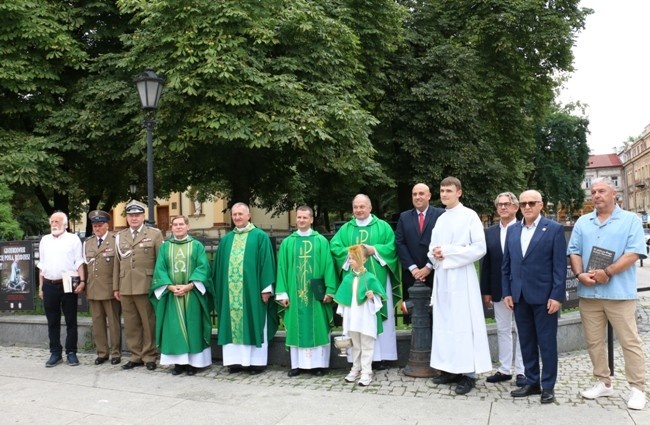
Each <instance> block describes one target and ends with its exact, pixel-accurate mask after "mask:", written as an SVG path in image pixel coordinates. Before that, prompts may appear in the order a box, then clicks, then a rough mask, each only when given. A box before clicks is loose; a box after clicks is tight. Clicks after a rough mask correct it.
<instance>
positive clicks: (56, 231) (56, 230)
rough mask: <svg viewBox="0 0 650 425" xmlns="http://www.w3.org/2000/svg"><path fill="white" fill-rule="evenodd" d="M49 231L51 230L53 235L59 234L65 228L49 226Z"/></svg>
mask: <svg viewBox="0 0 650 425" xmlns="http://www.w3.org/2000/svg"><path fill="white" fill-rule="evenodd" d="M50 231H51V232H52V235H54V236H61V235H62V234H63V232H65V229H63V228H61V229H59V228H58V227H52V228H50Z"/></svg>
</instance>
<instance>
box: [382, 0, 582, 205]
mask: <svg viewBox="0 0 650 425" xmlns="http://www.w3.org/2000/svg"><path fill="white" fill-rule="evenodd" d="M400 3H402V4H404V5H405V6H407V7H408V8H409V10H410V11H411V14H410V20H409V21H408V22H407V24H406V29H407V35H406V43H405V45H404V46H403V48H402V49H400V50H399V51H398V52H397V53H396V54H395V59H394V66H393V68H392V72H391V78H390V81H391V91H390V95H389V97H388V99H387V100H386V101H385V103H384V107H383V109H382V115H380V119H381V120H382V128H381V131H380V132H378V134H377V140H378V142H379V143H381V144H382V146H384V150H383V151H382V152H383V153H384V154H385V155H387V157H386V159H388V158H390V157H393V158H397V160H395V161H392V162H388V161H384V162H383V163H384V164H387V165H388V166H390V169H391V175H392V176H395V177H396V179H397V180H398V182H399V183H400V187H401V189H402V190H403V191H404V192H402V193H405V196H402V197H401V198H400V199H401V201H402V202H401V209H404V208H406V207H407V206H408V203H409V196H408V191H409V190H410V187H411V185H412V184H413V183H414V182H416V181H424V182H429V183H431V184H432V186H433V187H435V186H436V185H437V182H438V181H440V179H442V178H444V177H445V176H447V175H455V176H457V177H459V178H460V179H461V180H462V181H463V185H464V187H465V190H464V195H465V196H464V202H465V203H466V204H467V205H469V206H471V207H473V208H475V209H477V210H479V211H491V209H492V207H491V201H492V198H493V196H494V194H495V193H498V192H501V191H503V190H506V189H509V190H518V189H520V188H522V187H523V185H524V184H525V183H526V181H525V176H526V174H527V172H528V171H529V170H530V169H532V168H534V166H535V164H533V163H531V162H529V161H528V159H529V158H530V155H528V153H529V152H532V151H533V149H534V144H535V129H536V126H537V124H538V123H539V122H540V121H541V119H542V117H543V116H544V113H545V110H546V108H547V107H548V105H549V104H550V101H551V100H552V99H553V89H554V88H555V87H556V82H555V80H554V75H556V73H557V72H560V71H570V70H571V66H572V65H571V64H572V59H573V56H572V53H571V47H572V46H573V41H574V37H575V34H576V32H577V31H578V30H579V29H581V28H583V26H584V20H585V17H586V15H587V14H588V13H589V10H586V9H581V8H580V7H579V6H578V1H577V0H576V1H562V2H545V1H544V2H542V1H524V0H488V1H482V2H476V1H470V0H438V1H426V2H415V1H401V2H400Z"/></svg>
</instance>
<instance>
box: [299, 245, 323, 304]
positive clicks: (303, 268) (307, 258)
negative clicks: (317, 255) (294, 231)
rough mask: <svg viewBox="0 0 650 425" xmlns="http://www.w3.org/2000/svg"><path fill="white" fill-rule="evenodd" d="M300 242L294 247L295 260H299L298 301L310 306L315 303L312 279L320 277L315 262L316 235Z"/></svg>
mask: <svg viewBox="0 0 650 425" xmlns="http://www.w3.org/2000/svg"><path fill="white" fill-rule="evenodd" d="M298 240H299V242H298V243H296V244H295V246H294V250H295V252H294V256H295V257H294V258H297V259H298V262H297V264H296V267H295V270H294V272H295V273H296V276H295V277H296V283H297V289H298V299H299V300H300V302H301V303H302V305H305V306H307V305H309V304H310V303H312V302H313V296H312V289H311V279H312V278H313V277H314V276H319V274H318V271H317V270H315V268H316V262H315V261H314V256H313V255H312V254H313V252H314V234H313V233H312V234H311V235H310V236H306V237H305V236H301V237H300V238H299V239H298Z"/></svg>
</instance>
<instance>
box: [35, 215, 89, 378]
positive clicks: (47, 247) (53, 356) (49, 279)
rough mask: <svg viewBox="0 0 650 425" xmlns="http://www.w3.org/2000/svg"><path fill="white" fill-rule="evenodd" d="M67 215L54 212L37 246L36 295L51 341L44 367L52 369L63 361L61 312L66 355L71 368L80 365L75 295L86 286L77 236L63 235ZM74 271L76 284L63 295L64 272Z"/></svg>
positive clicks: (79, 242)
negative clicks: (47, 228)
mask: <svg viewBox="0 0 650 425" xmlns="http://www.w3.org/2000/svg"><path fill="white" fill-rule="evenodd" d="M67 227H68V216H66V215H65V214H64V213H62V212H55V213H54V214H52V215H51V216H50V230H51V233H50V234H49V235H45V236H43V238H42V239H41V242H40V244H39V247H38V251H39V263H38V269H39V270H40V273H39V277H38V282H39V291H38V296H39V297H40V298H41V299H42V300H43V308H44V310H45V317H46V318H47V333H48V337H49V340H50V358H49V360H48V361H47V362H46V363H45V367H54V366H56V365H57V364H59V363H61V361H62V360H63V357H62V351H63V347H62V346H61V312H62V311H63V315H64V316H65V325H66V338H65V353H66V357H67V360H68V364H69V365H70V366H77V365H79V360H78V359H77V295H78V294H80V293H81V292H83V290H84V289H85V287H86V280H85V275H84V267H83V264H84V259H83V255H82V250H81V241H80V240H79V237H78V236H76V235H74V234H72V233H68V232H66V229H67ZM72 272H77V273H78V274H79V285H77V286H76V287H75V288H73V292H65V291H64V286H63V273H72Z"/></svg>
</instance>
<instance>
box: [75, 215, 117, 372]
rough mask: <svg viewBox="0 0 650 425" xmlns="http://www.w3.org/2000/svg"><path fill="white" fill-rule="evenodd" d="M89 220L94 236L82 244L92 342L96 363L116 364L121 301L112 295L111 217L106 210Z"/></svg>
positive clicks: (113, 245) (113, 238)
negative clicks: (109, 360)
mask: <svg viewBox="0 0 650 425" xmlns="http://www.w3.org/2000/svg"><path fill="white" fill-rule="evenodd" d="M88 219H89V220H90V222H91V223H92V226H93V236H91V237H89V238H88V239H86V241H85V242H84V245H83V247H84V249H83V252H84V261H85V263H86V267H87V269H88V271H87V273H86V276H87V279H88V286H87V287H86V297H87V298H88V304H89V305H90V312H91V314H92V319H93V340H94V341H95V348H96V349H97V358H96V359H95V364H96V365H100V364H102V363H104V362H105V361H107V360H108V358H109V355H110V357H111V364H114V365H115V364H118V363H119V362H120V359H121V352H122V325H121V323H120V302H119V301H118V300H116V299H115V297H114V296H113V264H114V263H115V234H114V233H113V232H110V231H109V230H108V222H109V221H110V219H111V216H110V215H109V214H108V213H107V212H106V211H101V210H94V211H91V212H89V213H88ZM107 324H108V332H107V330H106V326H107ZM109 340H110V347H109Z"/></svg>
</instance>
